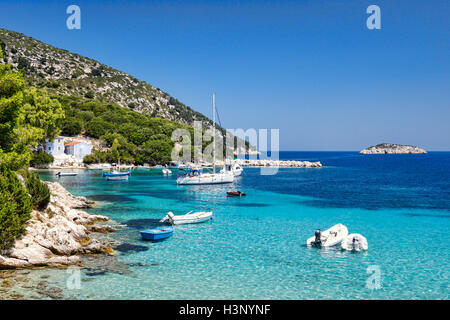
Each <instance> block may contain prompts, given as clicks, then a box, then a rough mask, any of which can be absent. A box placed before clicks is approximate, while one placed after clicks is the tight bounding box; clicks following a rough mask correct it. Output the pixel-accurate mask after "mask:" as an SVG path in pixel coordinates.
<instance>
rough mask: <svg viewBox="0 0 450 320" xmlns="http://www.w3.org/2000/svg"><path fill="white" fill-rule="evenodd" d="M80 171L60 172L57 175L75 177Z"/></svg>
mask: <svg viewBox="0 0 450 320" xmlns="http://www.w3.org/2000/svg"><path fill="white" fill-rule="evenodd" d="M77 174H78V173H75V172H58V173H57V174H56V175H57V176H58V177H73V176H76V175H77Z"/></svg>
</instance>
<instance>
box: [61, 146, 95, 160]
mask: <svg viewBox="0 0 450 320" xmlns="http://www.w3.org/2000/svg"><path fill="white" fill-rule="evenodd" d="M64 147H65V148H64V152H65V153H66V154H68V155H71V156H74V157H75V158H78V159H81V160H83V159H84V157H85V156H86V155H89V154H91V152H92V145H91V144H90V143H86V142H84V141H72V142H69V143H66V144H65V146H64Z"/></svg>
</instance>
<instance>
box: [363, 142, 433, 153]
mask: <svg viewBox="0 0 450 320" xmlns="http://www.w3.org/2000/svg"><path fill="white" fill-rule="evenodd" d="M360 153H361V154H412V153H427V152H426V151H425V150H424V149H422V148H419V147H415V146H409V145H402V144H392V143H380V144H377V145H376V146H372V147H369V148H366V149H364V150H362V151H360Z"/></svg>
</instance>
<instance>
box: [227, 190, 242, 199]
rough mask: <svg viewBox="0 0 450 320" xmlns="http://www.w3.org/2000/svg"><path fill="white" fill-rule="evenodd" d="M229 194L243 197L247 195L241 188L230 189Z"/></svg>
mask: <svg viewBox="0 0 450 320" xmlns="http://www.w3.org/2000/svg"><path fill="white" fill-rule="evenodd" d="M227 196H229V197H243V196H245V193H244V192H242V191H239V190H228V191H227Z"/></svg>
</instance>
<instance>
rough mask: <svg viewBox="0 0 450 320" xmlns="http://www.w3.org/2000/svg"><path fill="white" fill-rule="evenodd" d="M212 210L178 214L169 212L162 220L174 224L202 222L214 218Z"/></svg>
mask: <svg viewBox="0 0 450 320" xmlns="http://www.w3.org/2000/svg"><path fill="white" fill-rule="evenodd" d="M212 215H213V213H212V211H208V212H206V211H200V212H195V213H192V214H190V213H187V214H185V215H181V216H176V215H174V214H173V213H172V212H169V213H168V214H167V215H166V216H165V217H164V218H163V219H161V220H160V222H167V223H170V224H172V225H179V224H192V223H202V222H206V221H209V220H211V219H212Z"/></svg>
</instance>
